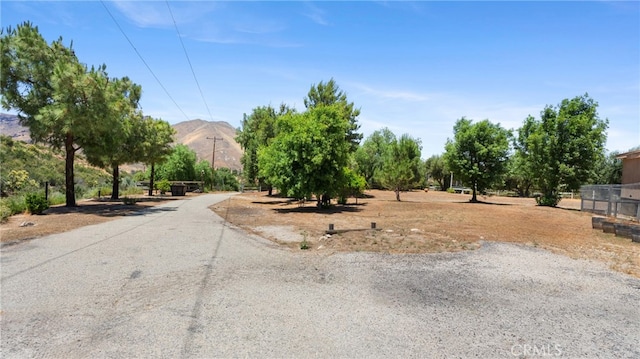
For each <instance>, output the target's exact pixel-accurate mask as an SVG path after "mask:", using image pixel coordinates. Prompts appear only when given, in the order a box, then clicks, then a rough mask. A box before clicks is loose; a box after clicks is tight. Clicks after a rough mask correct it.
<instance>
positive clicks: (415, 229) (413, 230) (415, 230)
mask: <svg viewBox="0 0 640 359" xmlns="http://www.w3.org/2000/svg"><path fill="white" fill-rule="evenodd" d="M411 232H420V230H419V229H418V228H411Z"/></svg>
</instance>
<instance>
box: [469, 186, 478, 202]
mask: <svg viewBox="0 0 640 359" xmlns="http://www.w3.org/2000/svg"><path fill="white" fill-rule="evenodd" d="M470 202H471V203H477V202H478V197H477V196H476V186H473V195H472V196H471V201H470Z"/></svg>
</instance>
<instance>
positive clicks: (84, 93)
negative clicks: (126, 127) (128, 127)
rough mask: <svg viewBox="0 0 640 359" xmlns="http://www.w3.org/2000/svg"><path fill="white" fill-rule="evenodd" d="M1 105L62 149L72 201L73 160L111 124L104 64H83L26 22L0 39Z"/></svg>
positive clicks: (36, 137) (33, 135) (34, 136)
mask: <svg viewBox="0 0 640 359" xmlns="http://www.w3.org/2000/svg"><path fill="white" fill-rule="evenodd" d="M0 45H1V51H2V53H1V67H0V75H1V76H0V90H1V94H2V106H3V107H4V108H5V109H12V108H13V109H16V110H18V111H19V114H18V119H19V121H20V123H21V124H22V125H23V126H26V127H28V128H29V131H30V134H31V138H32V139H34V140H35V141H38V142H45V143H48V144H50V145H52V146H53V147H54V148H58V149H64V151H65V187H66V190H65V192H66V205H67V206H75V205H76V199H75V183H74V160H75V155H76V152H77V151H79V150H80V149H81V148H83V147H86V148H87V149H88V148H90V147H91V146H92V145H93V144H94V143H95V141H96V139H98V138H101V136H104V134H105V133H108V131H109V129H110V128H111V127H112V121H111V119H110V118H106V119H105V118H103V117H102V115H103V114H104V113H107V112H108V106H109V98H108V78H107V76H106V72H105V66H104V65H103V66H101V67H99V68H92V69H91V70H88V69H87V67H86V66H85V65H83V64H81V63H80V62H79V61H78V59H77V58H76V56H75V54H74V52H73V51H72V50H71V48H70V47H69V48H67V47H66V46H64V44H63V43H62V39H61V38H60V39H58V40H57V41H54V42H52V43H51V45H48V44H47V42H46V41H45V40H44V38H43V37H42V36H41V35H40V33H39V31H38V28H37V27H34V26H32V25H31V24H30V23H28V22H25V23H23V24H21V25H18V27H17V28H15V29H12V28H8V29H7V33H6V35H5V34H4V31H3V36H2V38H1V40H0Z"/></svg>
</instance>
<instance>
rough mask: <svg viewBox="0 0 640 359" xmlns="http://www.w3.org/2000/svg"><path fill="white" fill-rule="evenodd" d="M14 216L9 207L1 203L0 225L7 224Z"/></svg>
mask: <svg viewBox="0 0 640 359" xmlns="http://www.w3.org/2000/svg"><path fill="white" fill-rule="evenodd" d="M12 214H13V213H11V209H10V208H9V206H7V205H6V204H4V202H2V203H0V223H4V222H6V221H7V220H8V219H9V217H11V215H12Z"/></svg>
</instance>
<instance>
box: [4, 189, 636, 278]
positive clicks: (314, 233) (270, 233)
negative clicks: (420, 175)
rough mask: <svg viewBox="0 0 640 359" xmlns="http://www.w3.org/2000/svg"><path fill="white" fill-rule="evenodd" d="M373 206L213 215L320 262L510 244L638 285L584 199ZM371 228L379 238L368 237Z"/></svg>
mask: <svg viewBox="0 0 640 359" xmlns="http://www.w3.org/2000/svg"><path fill="white" fill-rule="evenodd" d="M191 195H193V194H189V196H191ZM366 197H367V198H360V199H358V203H357V204H356V203H355V200H354V199H350V200H349V204H348V205H347V206H334V207H332V208H331V209H328V210H318V209H317V208H316V207H315V203H314V202H307V203H304V204H299V203H297V202H293V201H291V200H289V199H287V198H280V197H277V196H274V197H268V196H267V195H266V194H265V193H264V192H263V193H244V194H239V195H236V196H233V197H231V198H230V199H229V200H227V201H224V202H221V203H219V204H217V205H215V206H213V207H212V210H214V211H215V212H216V213H218V214H219V215H220V216H222V217H223V218H225V219H226V220H227V221H229V222H231V223H232V224H234V225H236V226H238V227H241V228H243V229H244V230H246V231H248V232H251V233H255V234H258V235H260V236H262V237H265V238H268V239H271V240H272V241H274V242H276V243H279V244H281V245H283V246H288V247H290V248H292V249H295V250H300V249H299V248H300V242H301V241H303V240H305V239H306V241H307V242H308V243H309V250H310V251H315V252H318V253H333V252H344V251H369V252H386V253H432V252H450V251H460V250H472V249H475V248H478V247H479V246H480V245H481V243H482V241H497V242H512V243H521V244H525V245H529V246H533V247H539V248H544V249H547V250H550V251H552V252H554V253H559V254H564V255H567V256H569V257H571V258H582V259H591V260H596V261H600V262H604V263H606V264H607V265H608V266H609V267H610V268H612V269H614V270H617V271H620V272H623V273H627V274H631V275H633V276H636V277H639V278H640V244H637V243H632V242H631V240H629V239H625V238H618V237H615V236H613V235H611V234H605V233H602V231H599V230H593V229H591V214H589V213H583V212H580V211H579V210H578V209H579V207H580V201H579V200H571V199H564V200H562V202H560V206H561V208H547V207H538V206H536V205H535V201H534V200H533V199H525V198H508V197H481V198H480V199H481V200H482V201H484V202H485V203H476V204H472V203H469V202H468V199H469V195H461V194H449V193H446V192H434V191H431V192H428V193H426V192H420V191H415V192H408V193H402V195H401V198H402V202H397V201H395V199H394V194H393V193H392V192H388V191H368V192H367V196H366ZM183 198H184V197H174V198H172V197H170V196H168V197H142V198H139V199H138V202H137V203H136V204H135V205H124V204H123V203H122V202H121V201H108V200H90V201H82V202H79V203H78V206H77V207H73V208H67V207H64V206H56V207H52V208H50V209H48V210H47V211H46V212H45V213H46V214H45V215H39V216H37V215H29V214H20V215H16V216H12V217H11V218H10V219H9V221H8V222H7V223H3V224H1V225H0V240H1V241H2V242H3V244H6V243H14V242H17V241H20V240H24V239H30V238H37V237H41V236H44V235H49V234H54V233H60V232H65V231H68V230H71V229H74V228H77V227H82V226H86V225H91V224H96V223H102V222H105V221H109V220H112V219H116V218H120V217H122V216H127V215H133V214H136V213H140V212H142V211H145V210H147V209H149V207H151V206H155V205H157V204H160V203H163V202H166V201H170V200H174V199H183ZM187 198H188V197H187ZM372 222H375V223H376V227H377V228H378V230H377V231H371V230H366V229H368V228H370V227H371V223H372ZM21 224H29V225H26V226H22V227H21ZM329 224H333V225H334V228H335V229H336V230H338V231H341V230H345V229H356V230H357V231H348V232H344V233H339V234H335V235H332V236H327V235H325V230H327V229H328V226H329Z"/></svg>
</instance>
